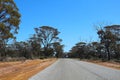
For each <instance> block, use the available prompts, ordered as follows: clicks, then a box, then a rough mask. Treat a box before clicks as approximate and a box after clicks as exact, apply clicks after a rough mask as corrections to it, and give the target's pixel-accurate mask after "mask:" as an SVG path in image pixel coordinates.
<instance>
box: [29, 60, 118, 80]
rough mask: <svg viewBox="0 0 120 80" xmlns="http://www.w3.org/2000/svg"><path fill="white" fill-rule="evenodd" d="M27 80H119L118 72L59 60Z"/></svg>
mask: <svg viewBox="0 0 120 80" xmlns="http://www.w3.org/2000/svg"><path fill="white" fill-rule="evenodd" d="M29 80H120V70H115V69H111V68H107V67H103V66H100V65H96V64H93V63H88V62H83V61H78V60H73V59H59V60H57V61H56V62H55V63H54V64H52V65H51V66H49V67H48V68H46V69H44V70H43V71H41V72H40V73H38V74H36V75H34V76H33V77H31V78H30V79H29Z"/></svg>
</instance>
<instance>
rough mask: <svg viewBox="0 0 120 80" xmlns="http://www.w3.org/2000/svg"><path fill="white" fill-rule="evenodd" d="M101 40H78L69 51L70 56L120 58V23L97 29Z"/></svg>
mask: <svg viewBox="0 0 120 80" xmlns="http://www.w3.org/2000/svg"><path fill="white" fill-rule="evenodd" d="M97 34H98V36H99V38H100V42H91V43H84V42H78V43H77V44H76V45H75V46H74V47H73V48H72V49H71V51H70V52H69V54H68V55H69V57H77V58H78V57H79V58H84V59H89V58H93V59H102V60H111V59H118V60H119V59H120V25H110V26H105V27H104V28H101V27H100V28H99V29H97Z"/></svg>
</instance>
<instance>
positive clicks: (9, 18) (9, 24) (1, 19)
mask: <svg viewBox="0 0 120 80" xmlns="http://www.w3.org/2000/svg"><path fill="white" fill-rule="evenodd" d="M18 11H19V10H18V8H17V6H16V4H15V2H14V0H0V49H2V48H3V50H4V49H5V44H6V43H7V41H8V40H9V39H12V38H14V37H15V36H14V34H17V30H18V29H19V23H20V16H21V15H20V13H19V12H18ZM3 50H2V51H3ZM3 56H5V53H4V54H3Z"/></svg>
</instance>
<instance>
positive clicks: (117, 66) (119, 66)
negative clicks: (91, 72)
mask: <svg viewBox="0 0 120 80" xmlns="http://www.w3.org/2000/svg"><path fill="white" fill-rule="evenodd" d="M87 62H92V63H95V64H98V65H102V66H106V67H110V68H114V69H118V70H120V63H117V62H110V61H108V62H107V61H106V62H102V61H100V60H95V61H94V60H90V61H87Z"/></svg>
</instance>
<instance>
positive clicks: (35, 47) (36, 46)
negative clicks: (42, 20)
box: [28, 34, 42, 57]
mask: <svg viewBox="0 0 120 80" xmlns="http://www.w3.org/2000/svg"><path fill="white" fill-rule="evenodd" d="M28 42H29V44H30V46H31V55H34V56H37V57H39V56H40V55H42V54H40V52H41V51H40V50H41V40H40V39H39V38H38V37H37V35H36V34H33V36H32V37H30V39H29V41H28ZM32 57H33V56H32Z"/></svg>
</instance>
